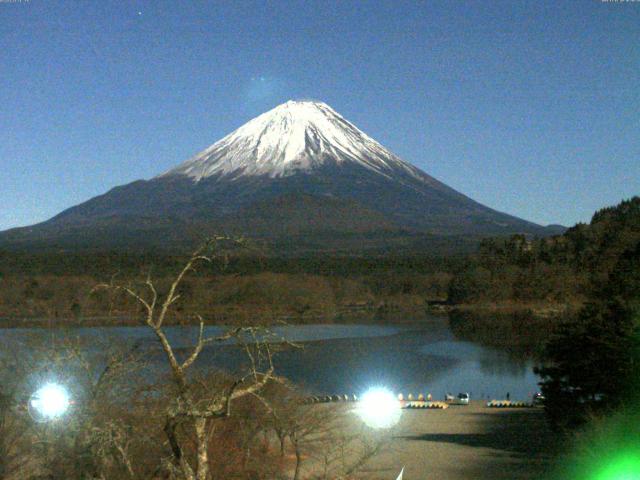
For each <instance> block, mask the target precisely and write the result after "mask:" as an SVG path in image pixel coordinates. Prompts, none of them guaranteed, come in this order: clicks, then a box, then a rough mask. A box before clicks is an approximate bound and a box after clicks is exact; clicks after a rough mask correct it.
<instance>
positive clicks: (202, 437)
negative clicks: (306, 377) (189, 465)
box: [195, 417, 209, 480]
mask: <svg viewBox="0 0 640 480" xmlns="http://www.w3.org/2000/svg"><path fill="white" fill-rule="evenodd" d="M195 425H196V438H197V440H198V475H197V478H198V480H209V452H208V449H207V447H208V445H207V419H206V418H202V417H196V420H195Z"/></svg>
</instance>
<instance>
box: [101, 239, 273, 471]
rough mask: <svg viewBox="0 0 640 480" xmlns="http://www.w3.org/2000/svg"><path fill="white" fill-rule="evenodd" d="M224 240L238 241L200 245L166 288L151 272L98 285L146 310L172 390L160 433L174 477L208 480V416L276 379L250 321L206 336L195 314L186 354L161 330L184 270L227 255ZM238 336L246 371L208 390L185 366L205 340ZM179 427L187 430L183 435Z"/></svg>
mask: <svg viewBox="0 0 640 480" xmlns="http://www.w3.org/2000/svg"><path fill="white" fill-rule="evenodd" d="M224 243H232V244H238V243H240V241H238V240H235V239H232V238H229V237H223V236H218V237H215V238H212V239H210V240H208V241H207V242H205V243H204V244H203V245H202V246H201V247H200V248H198V249H197V250H196V251H195V252H194V253H193V254H192V255H191V257H190V258H189V260H188V261H187V262H186V264H185V265H184V267H183V268H182V269H181V270H180V272H179V273H178V274H177V275H176V277H175V278H174V280H173V282H172V283H171V285H170V286H169V289H168V291H167V292H166V293H164V294H162V293H160V292H159V291H158V289H157V288H156V286H155V285H154V282H153V281H152V279H151V277H150V276H148V277H147V279H146V281H145V282H144V283H143V284H142V285H140V286H134V285H131V284H129V285H116V284H114V283H113V282H112V283H111V284H102V285H99V286H98V287H96V288H103V289H111V290H116V291H119V292H123V293H124V294H125V295H127V296H129V297H131V298H133V299H135V301H136V302H138V304H139V305H141V307H142V309H143V312H144V323H145V325H146V326H148V327H149V328H150V329H151V330H152V331H153V333H154V334H155V336H156V338H157V339H158V341H159V343H160V345H161V346H162V350H163V352H164V356H165V358H166V360H167V362H168V364H169V367H170V378H171V383H172V394H171V395H170V398H169V399H168V401H167V405H166V412H165V421H164V429H163V430H164V434H165V435H166V438H167V441H168V444H169V448H170V451H171V458H170V459H169V461H168V462H166V466H167V468H168V469H169V470H170V472H171V475H172V476H173V477H175V478H181V479H184V480H208V479H209V477H210V475H209V453H208V440H209V433H210V432H211V430H212V422H214V421H215V420H216V419H221V418H224V417H228V416H229V415H230V414H231V409H232V405H233V403H234V401H236V400H238V399H240V398H242V397H246V396H250V395H253V394H256V393H257V392H259V391H260V390H261V389H262V388H263V387H264V386H265V385H266V384H267V383H268V382H269V381H272V380H276V379H277V377H276V376H275V375H274V368H273V362H272V351H271V347H270V345H269V342H268V341H267V340H265V339H264V336H263V335H262V333H261V331H260V330H259V329H257V328H254V327H237V328H233V329H231V330H229V331H227V332H226V333H225V334H223V335H220V336H216V337H206V336H205V334H204V330H205V328H204V320H203V318H202V317H201V316H199V315H195V318H196V319H197V321H198V323H199V330H198V337H197V340H196V342H195V345H193V348H192V350H191V351H190V353H189V354H188V355H186V358H179V356H178V355H177V354H176V349H175V348H174V346H173V345H172V344H171V342H170V340H169V338H168V337H167V334H166V331H165V323H166V321H167V318H168V317H169V315H170V312H171V309H172V307H174V306H175V304H176V301H177V300H178V299H179V298H180V294H179V293H178V292H179V287H180V285H181V283H182V281H183V279H184V278H185V276H186V275H187V274H188V273H189V272H191V271H193V270H194V269H195V268H196V266H197V265H199V264H202V263H210V262H212V261H214V260H215V259H225V258H226V256H225V255H224V254H223V253H221V252H222V249H219V246H220V245H221V244H224ZM232 339H233V340H235V341H237V342H239V343H240V344H241V345H242V346H243V348H244V349H245V352H246V354H247V357H248V359H249V360H250V368H249V371H248V372H247V373H246V374H245V375H243V376H240V377H238V378H235V379H234V380H233V381H232V382H230V383H229V384H228V385H226V386H225V387H224V388H220V389H216V390H215V391H208V390H207V389H204V388H202V385H199V384H198V383H197V382H194V381H192V379H191V378H190V377H189V376H188V372H189V370H190V369H191V367H192V366H193V365H194V362H195V361H196V360H197V358H198V356H199V355H200V353H201V352H202V350H203V348H204V347H205V346H206V345H209V344H213V343H221V342H225V341H228V340H232ZM180 431H183V432H185V431H186V432H187V434H186V435H181V434H180ZM191 444H195V459H193V458H190V456H189V455H188V453H189V446H190V445H191Z"/></svg>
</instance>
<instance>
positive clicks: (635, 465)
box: [591, 449, 640, 480]
mask: <svg viewBox="0 0 640 480" xmlns="http://www.w3.org/2000/svg"><path fill="white" fill-rule="evenodd" d="M591 478H592V480H640V449H639V450H637V451H635V452H628V453H624V454H622V455H619V456H615V457H613V458H612V459H610V460H609V461H607V463H606V464H605V465H601V466H599V467H597V468H596V473H595V475H594V476H593V477H591Z"/></svg>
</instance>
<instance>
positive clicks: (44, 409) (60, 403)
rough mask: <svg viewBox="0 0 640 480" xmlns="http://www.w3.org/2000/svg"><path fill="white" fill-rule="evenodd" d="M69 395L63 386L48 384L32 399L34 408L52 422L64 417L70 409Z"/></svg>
mask: <svg viewBox="0 0 640 480" xmlns="http://www.w3.org/2000/svg"><path fill="white" fill-rule="evenodd" d="M69 405H70V400H69V394H68V393H67V391H66V389H65V388H64V387H63V386H62V385H58V384H56V383H48V384H46V385H44V386H43V387H41V388H40V389H39V390H38V391H36V392H35V393H34V394H33V395H32V397H31V407H33V408H34V409H35V410H36V411H37V412H38V414H39V415H41V416H42V417H43V418H45V419H48V420H52V419H55V418H58V417H60V416H61V415H63V414H64V413H65V412H66V411H67V409H68V408H69Z"/></svg>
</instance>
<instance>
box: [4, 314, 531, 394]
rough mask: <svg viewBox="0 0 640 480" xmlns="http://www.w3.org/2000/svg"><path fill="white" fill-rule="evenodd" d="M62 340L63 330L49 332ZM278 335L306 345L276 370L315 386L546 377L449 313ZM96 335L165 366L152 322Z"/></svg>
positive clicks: (419, 388) (8, 333)
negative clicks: (480, 340)
mask: <svg viewBox="0 0 640 480" xmlns="http://www.w3.org/2000/svg"><path fill="white" fill-rule="evenodd" d="M224 331H225V329H224V328H223V327H207V329H206V333H207V335H212V336H213V335H219V334H221V333H223V332H224ZM33 332H34V330H31V329H6V330H4V329H0V338H3V339H4V340H5V341H8V342H9V344H12V343H13V342H14V341H18V340H21V339H23V338H26V337H27V336H28V335H30V334H32V333H33ZM39 332H40V333H42V334H45V335H46V341H51V342H55V341H56V336H58V337H59V336H60V335H61V333H59V332H56V331H55V330H51V331H46V332H42V330H40V331H39ZM167 332H168V335H169V337H170V339H171V340H172V343H173V344H174V345H176V346H177V347H179V348H183V349H184V351H183V353H184V354H186V353H187V352H188V347H189V346H190V345H193V342H194V340H195V338H196V335H197V330H196V329H195V328H191V327H168V328H167ZM274 332H275V333H276V334H277V337H282V338H286V339H287V340H289V341H294V342H298V343H299V344H300V346H301V348H286V349H285V350H283V351H280V352H278V353H277V355H276V356H275V358H274V363H275V367H276V371H277V373H279V374H280V375H283V376H286V377H287V378H289V379H290V380H292V381H293V382H295V383H297V384H300V385H303V386H304V387H305V388H306V389H307V390H308V391H309V392H311V393H316V394H353V393H355V394H362V392H364V391H365V390H366V389H367V388H369V387H371V386H385V387H387V388H389V389H391V390H393V391H394V392H402V393H404V394H405V395H406V394H407V393H413V394H414V395H417V394H418V393H424V394H426V393H431V394H432V395H433V398H434V399H442V398H443V397H444V394H445V393H446V392H451V393H453V394H457V393H458V392H469V393H470V394H471V397H472V398H475V399H479V398H485V399H486V398H489V397H490V398H504V397H505V395H506V393H507V392H509V393H510V394H511V398H512V399H514V400H529V399H531V396H532V395H533V393H535V392H536V391H537V390H538V387H537V382H538V381H539V379H538V378H537V376H536V375H535V374H534V373H533V364H532V362H531V361H530V360H527V359H522V358H514V357H513V356H510V355H509V354H507V353H506V352H502V351H500V350H496V349H493V348H488V347H485V346H481V345H479V344H475V343H472V342H467V341H462V340H459V339H456V338H455V336H454V334H453V333H452V332H451V330H450V329H449V326H448V322H447V320H446V319H444V318H440V319H438V318H434V319H432V320H431V321H428V322H423V323H421V324H420V325H406V324H403V325H300V326H293V325H292V326H282V327H277V328H274ZM73 334H74V335H76V334H77V335H80V336H82V337H84V338H86V339H88V340H89V341H92V340H95V341H98V340H100V341H102V342H107V343H109V342H119V343H131V344H133V343H135V342H138V343H141V344H143V345H145V346H146V347H147V348H148V349H149V355H148V356H147V358H149V359H150V363H151V365H152V368H151V371H162V370H163V369H164V368H165V363H164V361H163V360H164V358H163V356H162V352H161V351H160V350H159V349H158V348H157V341H156V340H155V338H154V336H153V333H152V332H150V330H149V329H148V328H145V327H102V328H100V327H96V328H80V329H74V330H73ZM245 364H246V356H245V355H244V354H243V353H242V352H241V351H240V349H239V348H238V346H237V345H233V344H232V343H231V342H225V344H223V345H219V346H215V347H208V348H207V349H205V350H204V351H203V352H202V354H201V357H200V358H199V360H198V362H197V364H196V366H197V368H199V369H203V370H204V369H211V368H216V369H224V370H228V371H232V370H238V369H242V368H243V366H244V365H245Z"/></svg>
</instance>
